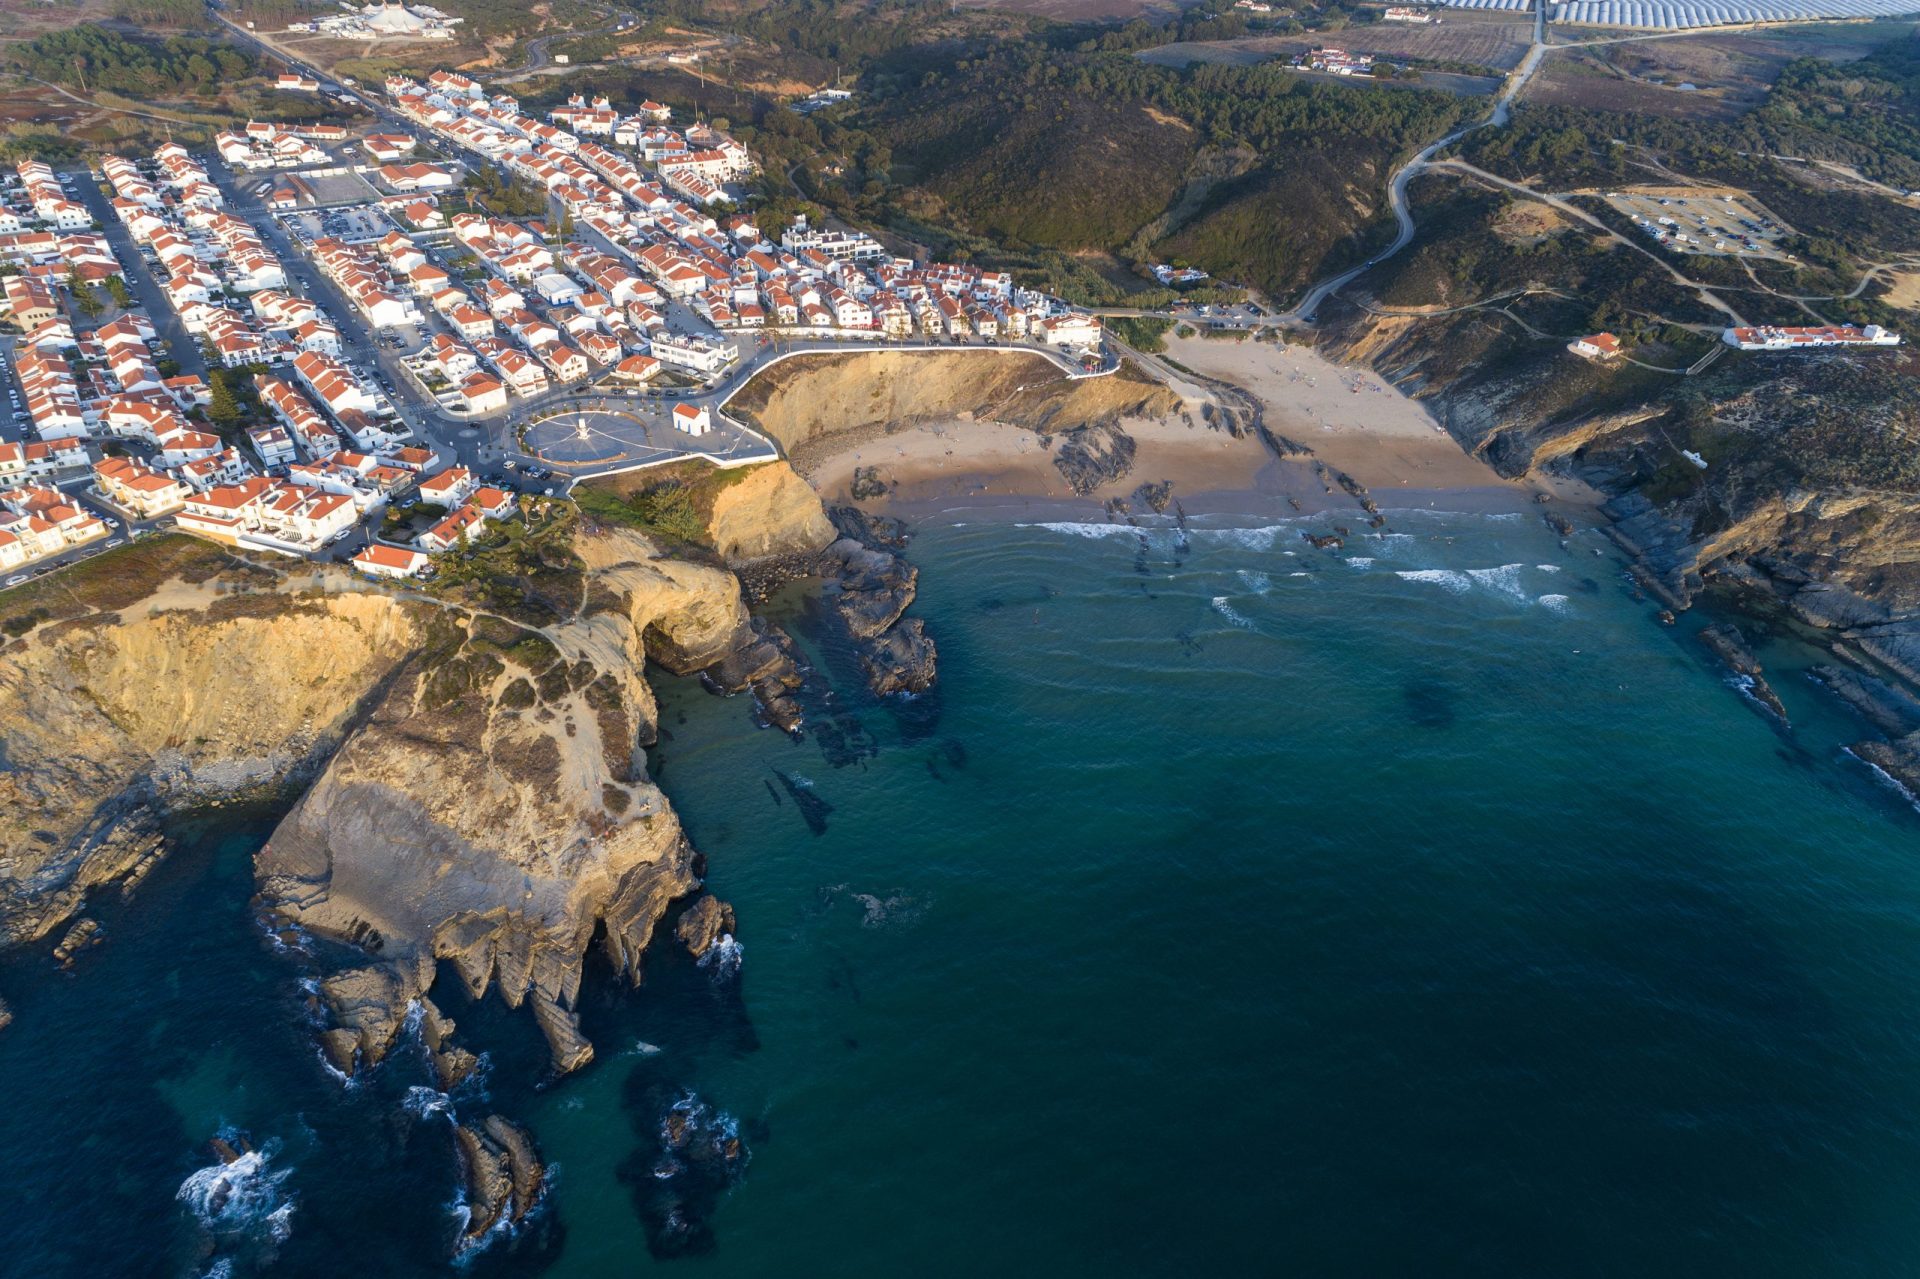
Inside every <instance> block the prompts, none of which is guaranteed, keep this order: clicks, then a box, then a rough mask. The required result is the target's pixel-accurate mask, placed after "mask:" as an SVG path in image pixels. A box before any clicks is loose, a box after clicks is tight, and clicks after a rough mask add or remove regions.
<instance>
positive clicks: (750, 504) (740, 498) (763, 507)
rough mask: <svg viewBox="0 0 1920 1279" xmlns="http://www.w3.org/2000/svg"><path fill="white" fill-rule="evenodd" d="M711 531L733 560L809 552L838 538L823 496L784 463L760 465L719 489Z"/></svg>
mask: <svg viewBox="0 0 1920 1279" xmlns="http://www.w3.org/2000/svg"><path fill="white" fill-rule="evenodd" d="M707 532H708V535H709V537H711V539H712V541H713V546H714V549H715V550H717V551H719V552H720V555H721V556H722V558H724V559H725V560H726V561H727V563H729V564H735V565H738V564H749V563H752V562H753V561H755V560H764V559H769V558H772V557H774V556H791V555H808V554H811V553H813V552H815V551H818V550H820V549H821V548H823V547H825V546H826V545H827V544H828V543H829V542H831V541H833V539H834V531H833V525H832V523H831V522H830V521H829V520H828V519H827V513H826V512H825V511H824V510H823V509H821V506H820V499H819V497H817V496H816V495H815V494H814V491H813V490H812V489H811V488H809V487H808V486H807V482H806V481H805V480H803V479H801V478H800V476H799V475H798V474H797V473H796V472H795V471H794V469H793V468H792V467H791V466H789V465H787V463H785V462H770V463H768V464H767V465H765V466H756V467H754V468H752V469H751V470H749V471H748V472H747V473H746V474H745V475H744V476H743V477H742V478H740V479H739V480H737V481H735V482H734V483H732V484H729V485H728V486H726V487H725V488H722V489H721V490H720V491H719V492H718V493H716V494H715V495H714V499H713V513H712V515H711V516H709V517H708V520H707Z"/></svg>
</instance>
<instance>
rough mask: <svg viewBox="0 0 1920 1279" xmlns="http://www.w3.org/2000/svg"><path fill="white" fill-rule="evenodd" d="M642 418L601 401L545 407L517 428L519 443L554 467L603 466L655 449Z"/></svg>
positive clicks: (648, 428)
mask: <svg viewBox="0 0 1920 1279" xmlns="http://www.w3.org/2000/svg"><path fill="white" fill-rule="evenodd" d="M651 436H652V428H651V427H650V425H649V423H648V422H647V421H646V419H645V418H643V417H641V416H640V415H639V414H637V413H634V412H631V411H629V410H627V409H624V408H616V407H614V406H612V405H609V404H606V403H604V402H583V403H579V404H569V405H565V406H562V407H555V408H551V409H547V410H545V411H543V412H541V413H539V414H537V415H536V416H534V417H532V418H529V419H528V420H527V421H526V422H525V423H523V424H522V425H521V427H520V439H521V445H522V447H523V448H524V450H525V451H526V452H527V453H528V454H529V455H530V456H532V457H537V458H539V459H540V460H541V461H543V462H548V463H551V464H552V465H554V466H604V465H606V464H608V463H612V462H621V461H625V460H627V459H628V458H631V457H634V456H636V455H638V454H644V453H649V452H654V451H657V446H655V445H654V444H653V442H652V438H651Z"/></svg>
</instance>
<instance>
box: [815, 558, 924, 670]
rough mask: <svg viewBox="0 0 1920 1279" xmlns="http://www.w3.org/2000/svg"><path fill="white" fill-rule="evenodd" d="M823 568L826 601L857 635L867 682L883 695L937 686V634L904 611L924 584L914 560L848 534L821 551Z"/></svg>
mask: <svg viewBox="0 0 1920 1279" xmlns="http://www.w3.org/2000/svg"><path fill="white" fill-rule="evenodd" d="M889 523H890V524H896V525H897V521H889ZM900 540H901V541H904V540H905V539H904V535H902V537H901V539H900ZM819 571H820V574H821V576H822V577H823V578H824V579H825V586H824V587H823V589H822V592H821V602H822V604H823V606H824V607H825V608H826V610H827V611H828V612H829V613H830V614H831V615H832V616H833V618H834V619H835V621H836V622H837V623H838V625H839V626H840V627H842V628H843V629H844V630H845V632H846V634H847V636H848V637H849V639H850V640H851V642H852V644H853V649H854V653H855V655H856V656H857V658H858V659H859V662H860V669H861V671H862V673H863V674H864V675H865V676H866V680H867V686H868V687H869V688H871V689H872V690H873V691H874V693H875V694H877V695H878V696H881V697H886V696H889V695H891V694H894V693H924V692H925V691H926V690H927V689H929V688H931V687H932V686H933V682H934V677H935V666H936V663H937V659H938V651H937V649H936V648H935V646H934V642H933V637H932V636H930V635H928V634H927V628H926V624H925V623H924V622H922V621H920V620H919V619H918V618H907V617H904V616H903V615H904V614H905V613H906V611H907V606H908V605H909V604H911V603H913V597H914V594H915V591H916V589H917V588H918V584H919V572H918V571H917V570H916V569H915V568H914V567H913V565H911V564H909V563H908V562H907V561H906V560H904V559H902V558H901V557H900V556H898V555H896V554H894V553H893V552H892V551H890V550H885V549H883V548H881V547H878V546H871V545H867V544H865V543H863V542H860V541H858V540H856V539H854V538H852V537H843V538H841V539H840V540H839V541H837V542H835V543H834V544H833V545H831V546H829V547H828V548H827V549H826V550H825V551H823V552H822V553H821V555H820V559H819Z"/></svg>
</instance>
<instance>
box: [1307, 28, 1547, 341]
mask: <svg viewBox="0 0 1920 1279" xmlns="http://www.w3.org/2000/svg"><path fill="white" fill-rule="evenodd" d="M1546 52H1547V0H1534V5H1533V43H1532V44H1530V45H1528V46H1527V54H1526V56H1525V57H1524V58H1522V59H1520V65H1519V66H1517V67H1515V68H1514V69H1513V72H1512V74H1510V75H1509V76H1508V77H1507V84H1506V87H1505V88H1504V89H1502V90H1501V91H1500V96H1499V97H1497V98H1495V99H1494V101H1493V110H1492V111H1491V112H1489V113H1488V114H1487V117H1486V119H1484V120H1476V121H1474V122H1473V123H1472V124H1464V125H1461V126H1460V127H1459V128H1457V129H1455V130H1454V131H1453V132H1452V133H1449V134H1447V135H1446V136H1445V137H1443V138H1441V139H1440V140H1439V141H1437V142H1434V143H1433V144H1431V145H1430V146H1428V147H1427V148H1426V149H1425V150H1423V151H1421V152H1420V153H1419V154H1418V155H1416V156H1414V157H1413V158H1412V159H1411V160H1408V161H1407V162H1406V163H1405V164H1403V165H1401V166H1400V168H1399V169H1398V170H1397V171H1396V172H1395V173H1394V175H1393V178H1392V180H1391V181H1389V182H1388V183H1387V203H1388V204H1389V205H1390V206H1391V207H1392V209H1393V217H1394V220H1395V221H1396V222H1398V223H1399V224H1400V231H1399V234H1398V235H1396V236H1395V237H1394V240H1393V243H1392V244H1391V245H1389V246H1387V248H1385V249H1384V250H1382V251H1381V252H1379V253H1376V254H1375V255H1374V256H1373V257H1371V258H1368V259H1367V260H1366V261H1365V262H1363V263H1361V264H1360V265H1359V266H1356V267H1351V268H1349V269H1348V270H1346V271H1343V272H1341V273H1340V274H1339V275H1336V276H1334V277H1333V278H1332V279H1330V280H1325V281H1323V282H1321V283H1319V284H1316V285H1314V286H1313V288H1311V289H1309V290H1308V291H1307V296H1306V297H1305V298H1303V299H1302V300H1301V302H1300V305H1299V306H1296V307H1295V308H1294V309H1293V310H1292V311H1290V312H1288V313H1287V315H1286V316H1285V317H1283V318H1286V319H1291V320H1298V321H1300V322H1301V323H1303V324H1312V323H1313V322H1314V317H1315V316H1316V315H1317V314H1318V313H1319V310H1320V304H1321V303H1322V302H1325V301H1326V300H1327V299H1328V298H1329V297H1332V296H1333V295H1334V294H1335V293H1338V292H1339V291H1340V290H1341V289H1343V288H1345V287H1346V286H1347V285H1348V284H1351V283H1352V282H1353V281H1354V280H1356V279H1358V278H1359V276H1360V275H1361V273H1363V272H1365V271H1366V270H1368V269H1369V268H1371V267H1373V266H1375V265H1377V264H1379V263H1381V262H1383V261H1385V260H1386V259H1388V258H1390V257H1392V256H1393V255H1394V254H1396V253H1398V252H1400V250H1402V249H1404V248H1406V247H1407V245H1408V244H1410V243H1412V242H1413V231H1414V225H1413V213H1412V212H1411V211H1410V210H1409V209H1408V207H1407V185H1408V184H1409V183H1410V182H1412V181H1413V179H1414V178H1415V177H1417V176H1418V175H1419V174H1420V173H1421V172H1422V171H1424V170H1425V169H1426V167H1427V166H1428V165H1429V164H1430V163H1432V161H1433V157H1434V156H1436V155H1438V154H1439V153H1440V152H1441V151H1443V150H1445V149H1446V148H1447V147H1450V146H1452V145H1453V144H1454V143H1456V142H1458V141H1459V140H1460V139H1461V138H1464V137H1466V136H1467V135H1468V134H1469V133H1473V132H1476V131H1477V130H1480V129H1485V128H1489V127H1491V128H1495V129H1497V128H1500V127H1501V126H1503V125H1505V124H1506V122H1507V120H1508V118H1509V117H1510V116H1511V115H1512V114H1513V103H1514V100H1515V99H1516V98H1518V97H1519V96H1520V91H1521V90H1522V89H1524V88H1526V86H1527V81H1529V80H1531V79H1532V78H1533V73H1534V72H1535V71H1537V70H1538V69H1539V67H1540V59H1541V58H1542V57H1544V56H1546Z"/></svg>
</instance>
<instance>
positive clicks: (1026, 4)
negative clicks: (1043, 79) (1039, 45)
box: [959, 0, 1198, 22]
mask: <svg viewBox="0 0 1920 1279" xmlns="http://www.w3.org/2000/svg"><path fill="white" fill-rule="evenodd" d="M1197 2H1198V0H960V5H959V7H960V8H962V9H998V10H1001V11H1003V12H1006V13H1024V14H1031V15H1032V16H1034V17H1036V18H1046V19H1048V20H1050V21H1053V22H1092V21H1105V20H1112V19H1130V18H1149V19H1151V18H1160V17H1165V16H1167V15H1170V14H1174V13H1178V12H1180V11H1181V10H1182V9H1191V8H1193V7H1194V6H1195V4H1196V3H1197Z"/></svg>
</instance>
